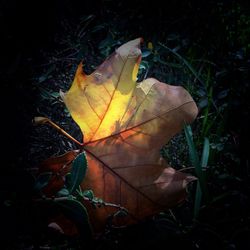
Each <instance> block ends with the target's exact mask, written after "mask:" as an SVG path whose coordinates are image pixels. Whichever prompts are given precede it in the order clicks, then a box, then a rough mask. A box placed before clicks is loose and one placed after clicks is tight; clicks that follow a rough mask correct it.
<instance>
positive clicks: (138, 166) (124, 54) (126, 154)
mask: <svg viewBox="0 0 250 250" xmlns="http://www.w3.org/2000/svg"><path fill="white" fill-rule="evenodd" d="M140 43H141V39H135V40H132V41H130V42H128V43H126V44H124V45H122V46H121V47H119V48H118V49H116V51H115V52H114V53H113V54H112V55H111V56H109V57H108V58H107V59H106V60H105V61H104V62H103V63H102V64H101V65H100V66H99V67H98V68H97V69H96V70H95V71H94V72H93V73H92V74H91V75H86V74H84V72H83V69H82V66H83V65H82V64H80V65H79V66H78V69H77V71H76V75H75V78H74V81H73V83H72V86H71V88H70V90H69V91H68V92H67V93H65V94H63V93H61V95H62V98H63V100H64V102H65V104H66V106H67V108H68V109H69V111H70V113H71V115H72V117H73V119H74V120H75V122H76V123H77V124H78V125H79V127H80V129H81V131H82V133H83V134H84V144H83V148H84V150H85V152H86V155H87V160H88V164H89V169H88V171H87V173H86V177H85V179H84V181H83V183H82V188H83V190H85V189H91V190H93V192H94V193H95V195H96V196H97V197H101V198H102V199H103V200H105V201H107V202H108V203H112V204H120V205H121V206H122V207H125V208H127V209H128V211H129V214H130V215H131V218H133V221H135V218H136V219H142V218H144V217H145V216H148V215H152V214H154V213H155V212H158V211H161V210H162V209H164V208H167V207H172V206H174V205H176V204H178V203H180V202H181V201H183V200H184V199H185V196H186V185H187V184H188V182H190V181H191V180H193V179H194V178H193V177H191V176H187V175H186V174H184V173H181V172H176V171H175V170H174V169H173V168H171V167H170V166H169V165H168V164H167V163H165V162H163V161H161V160H160V149H161V147H162V146H163V145H165V144H166V143H167V142H168V141H169V140H170V139H171V138H172V137H173V136H174V135H175V134H176V133H178V132H179V131H181V129H182V127H183V125H184V123H191V122H192V121H193V120H194V119H195V117H196V115H197V106H196V104H195V103H194V101H193V99H192V97H191V96H190V95H189V93H188V92H187V91H186V90H185V89H184V88H182V87H179V86H171V85H167V84H165V83H161V82H159V81H158V80H156V79H153V78H149V79H145V80H144V81H142V82H140V83H137V82H136V79H137V78H136V77H137V73H138V69H139V63H140V61H141V50H140ZM88 209H89V210H88V211H89V213H90V218H91V219H92V221H93V222H94V224H95V226H96V228H97V227H98V226H100V225H103V224H104V222H105V220H106V218H107V216H108V215H109V214H110V213H112V212H113V210H109V208H108V207H102V208H100V209H95V210H93V209H92V210H91V208H88ZM131 221H132V219H131Z"/></svg>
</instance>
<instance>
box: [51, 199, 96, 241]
mask: <svg viewBox="0 0 250 250" xmlns="http://www.w3.org/2000/svg"><path fill="white" fill-rule="evenodd" d="M56 204H57V205H58V206H60V208H61V209H62V212H63V213H64V214H65V215H66V216H67V217H68V218H69V219H71V220H72V221H73V222H74V223H75V224H76V226H77V228H78V229H79V231H80V232H81V235H82V236H83V237H84V238H86V239H89V238H90V237H91V234H92V232H91V227H90V224H89V217H88V213H87V210H86V208H85V207H84V206H83V205H82V203H81V202H79V201H77V200H73V199H68V200H57V201H56Z"/></svg>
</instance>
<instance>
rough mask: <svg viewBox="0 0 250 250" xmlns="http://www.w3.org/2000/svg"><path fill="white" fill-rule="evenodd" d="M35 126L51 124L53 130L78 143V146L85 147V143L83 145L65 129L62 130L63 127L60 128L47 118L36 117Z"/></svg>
mask: <svg viewBox="0 0 250 250" xmlns="http://www.w3.org/2000/svg"><path fill="white" fill-rule="evenodd" d="M34 124H36V125H40V124H49V125H50V126H52V127H53V128H55V129H56V130H57V131H58V132H59V133H61V134H63V135H64V136H66V137H67V138H68V139H70V140H71V141H73V142H74V143H76V144H77V145H78V146H80V147H81V148H82V147H83V143H81V142H79V141H78V140H76V139H75V138H74V137H73V136H71V135H70V134H69V133H67V132H66V131H65V130H64V129H62V128H61V127H59V126H58V125H57V124H55V123H54V122H52V121H51V120H50V119H49V118H47V117H35V118H34Z"/></svg>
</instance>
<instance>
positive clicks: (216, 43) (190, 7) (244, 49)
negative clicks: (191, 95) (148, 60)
mask: <svg viewBox="0 0 250 250" xmlns="http://www.w3.org/2000/svg"><path fill="white" fill-rule="evenodd" d="M239 6H240V8H241V9H240V11H237V10H238V7H239ZM233 10H234V11H233ZM249 13H250V8H249V4H248V3H247V1H246V2H244V1H234V0H230V1H219V2H218V1H212V0H209V1H191V0H190V1H165V3H164V4H163V3H161V2H160V1H150V2H149V3H147V2H146V1H139V0H134V1H133V2H129V1H93V0H90V1H78V0H73V1H69V0H68V1H67V0H60V1H59V0H58V1H48V2H46V1H17V0H16V1H15V0H8V1H7V0H6V1H1V2H0V31H1V47H0V51H1V61H0V74H1V98H0V99H1V177H0V188H1V190H2V191H1V195H2V199H1V202H2V201H3V200H8V199H10V193H13V192H14V193H15V192H16V191H18V193H20V194H21V195H20V196H21V197H23V199H27V200H28V198H27V197H29V194H30V193H31V189H32V181H31V177H30V176H29V175H28V174H27V173H26V172H25V171H24V169H25V168H27V167H30V165H31V164H32V163H30V161H31V162H32V160H30V147H31V145H32V141H31V138H30V134H31V131H32V130H33V125H32V122H31V121H32V119H33V117H34V116H36V115H37V113H38V112H37V106H38V105H39V91H38V89H37V88H36V87H35V86H34V78H35V77H37V76H38V75H39V73H40V72H42V69H41V65H43V64H46V63H47V61H48V54H51V53H53V51H55V50H57V51H60V50H62V49H64V48H63V46H62V45H60V42H58V40H60V39H62V38H64V37H65V36H67V35H68V34H67V32H65V22H66V23H70V24H72V25H73V26H72V27H74V24H75V25H77V24H78V23H80V22H81V20H82V18H83V17H86V16H88V15H93V16H94V18H93V25H92V26H91V27H94V26H98V25H103V24H105V25H106V27H107V28H105V29H104V30H103V31H101V32H97V33H95V34H91V35H88V32H89V33H91V27H90V30H87V35H86V36H88V38H87V40H88V44H90V45H91V46H92V47H93V51H92V52H91V54H92V56H93V57H94V55H95V54H97V53H98V50H97V49H96V47H97V46H98V44H99V43H100V42H101V41H102V40H104V39H105V37H106V36H107V30H110V29H112V30H117V32H118V33H119V35H120V36H122V39H123V40H124V41H128V40H130V39H133V38H135V37H139V36H140V37H143V38H144V39H145V40H146V41H152V42H153V44H156V43H157V41H163V42H164V41H165V38H166V37H167V35H168V34H172V33H177V34H179V35H180V37H181V39H182V40H183V41H187V45H185V46H186V50H185V51H187V50H188V49H187V48H188V47H192V45H193V44H196V45H197V44H198V47H199V46H200V47H201V48H202V49H201V50H202V51H203V53H201V54H202V56H203V58H205V59H207V60H210V61H212V62H214V63H216V64H217V66H218V68H220V67H221V68H226V70H227V74H226V76H225V77H224V78H223V79H222V80H221V81H220V87H219V88H220V89H223V88H228V86H230V88H231V89H232V90H233V91H232V95H231V96H230V97H229V98H228V99H227V103H228V105H229V109H228V112H227V114H226V115H225V117H224V119H225V123H224V124H225V126H224V129H225V130H227V131H233V132H234V133H235V134H236V135H237V136H236V137H237V140H238V144H237V145H238V146H237V147H234V148H233V149H232V150H234V152H235V153H236V154H237V157H239V159H240V163H239V165H238V167H237V169H236V170H233V171H232V172H231V173H232V175H235V178H236V177H237V178H238V177H239V178H242V179H245V182H243V183H241V184H233V185H235V186H237V188H235V186H234V188H235V189H236V190H237V191H238V192H240V193H242V194H244V195H242V196H240V195H239V197H240V198H237V199H236V201H235V203H237V202H238V201H239V200H240V199H241V200H242V199H246V200H247V201H246V202H245V203H244V202H243V204H244V206H245V207H237V206H236V208H235V206H234V205H230V204H229V205H228V206H231V207H230V209H231V210H232V211H231V212H230V213H231V214H230V215H229V217H230V216H231V215H235V214H239V213H241V211H242V209H243V211H244V213H245V210H247V206H248V205H249V198H248V191H249V184H247V183H248V181H249V147H248V145H249V144H248V143H249V140H248V138H249V137H248V134H249V124H248V121H247V118H248V115H249V101H248V94H249V92H248V90H249V51H250V45H249V38H250V36H249V35H250V28H249V27H248V25H249V26H250V23H247V21H246V22H245V23H243V24H239V22H238V21H239V20H240V18H241V15H242V14H244V15H245V16H246V17H247V19H248V20H250V18H249ZM223 18H224V19H225V21H222V19H223ZM68 32H70V31H68ZM230 32H231V33H230ZM229 34H230V36H229ZM228 37H229V38H230V39H228ZM171 45H172V44H171V42H169V46H170V47H171ZM60 46H62V47H60ZM196 53H197V54H196V55H197V56H199V53H200V51H198V50H197V51H196ZM85 54H86V53H85ZM85 54H84V52H83V55H85ZM196 55H194V56H196ZM85 56H86V55H85ZM77 60H78V62H79V61H80V60H81V58H77V59H76V62H75V63H77ZM91 60H92V61H93V62H94V63H96V65H98V62H100V59H97V61H95V59H93V58H92V59H91ZM98 60H99V61H98ZM239 68H241V69H242V68H243V69H244V70H239ZM243 71H244V72H243ZM156 74H157V73H156ZM218 81H219V80H218ZM68 84H69V83H68ZM65 89H66V88H65ZM52 116H53V115H52ZM229 165H230V164H229ZM12 191H13V192H12ZM18 195H19V194H18ZM25 197H26V198H25ZM242 197H244V198H242ZM238 199H239V200H238ZM235 203H234V204H235ZM225 204H226V202H225ZM239 204H240V203H239ZM222 210H223V209H222ZM23 211H25V212H26V213H28V212H27V209H26V208H24V210H21V212H20V211H19V212H20V213H21V214H22V212H23ZM212 213H216V211H213V212H212ZM14 214H15V216H16V217H13V211H9V210H8V209H6V208H4V212H2V213H1V217H2V218H1V220H2V221H3V223H1V227H2V228H1V231H5V232H6V235H5V234H4V238H5V237H6V238H5V240H6V239H9V240H11V239H15V240H16V239H17V238H18V237H19V236H18V234H19V230H20V229H18V227H16V226H15V225H16V224H18V223H19V224H25V223H26V222H25V221H22V220H20V217H22V215H20V214H18V213H15V211H14ZM17 221H18V223H17ZM248 222H249V214H247V213H246V216H245V217H244V219H243V221H242V223H243V224H244V225H245V227H244V230H245V229H246V228H247V229H246V230H245V231H244V230H243V229H242V228H240V229H239V230H243V233H242V235H241V236H242V238H243V240H242V242H247V243H246V244H249V241H247V238H248V236H249V225H248ZM233 223H235V224H237V225H238V222H235V221H232V224H231V225H233ZM232 227H233V226H232ZM194 234H195V233H194ZM174 237H176V235H175V236H174ZM190 237H191V236H190ZM192 237H193V236H192ZM197 237H198V238H199V236H197ZM202 237H204V235H203V236H201V238H202ZM19 238H20V237H19ZM142 238H143V237H142ZM201 238H200V239H201ZM225 238H226V237H225ZM229 238H230V237H229ZM226 239H227V238H226ZM177 241H178V237H177ZM209 241H210V239H208V240H207V242H209ZM212 241H213V240H212ZM214 241H215V240H214ZM18 242H22V239H21V240H20V239H19V241H18ZM204 242H206V240H204ZM19 244H21V243H19ZM220 244H221V243H220ZM242 244H243V243H242ZM183 245H185V244H184V243H183ZM215 245H216V244H215ZM218 245H219V244H218ZM231 245H232V246H231V248H230V243H228V244H227V247H226V249H246V248H244V247H243V245H242V246H241V244H240V243H239V244H238V245H237V244H236V243H235V245H234V244H233V243H232V244H231ZM237 247H238V248H237ZM241 247H242V248H241ZM16 249H22V247H21V246H19V247H17V248H16ZM166 249H167V248H166ZM190 249H196V248H195V247H194V246H193V248H190ZM204 249H205V248H204Z"/></svg>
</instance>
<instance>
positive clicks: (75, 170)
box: [68, 152, 88, 193]
mask: <svg viewBox="0 0 250 250" xmlns="http://www.w3.org/2000/svg"><path fill="white" fill-rule="evenodd" d="M87 165H88V164H87V159H86V155H85V153H84V152H83V153H81V154H79V155H78V156H77V157H76V158H75V159H74V161H73V162H72V168H71V185H70V187H68V189H69V191H70V193H73V192H74V191H75V190H76V189H77V187H78V186H79V185H80V184H81V182H82V181H83V178H84V176H85V174H86V170H87Z"/></svg>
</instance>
